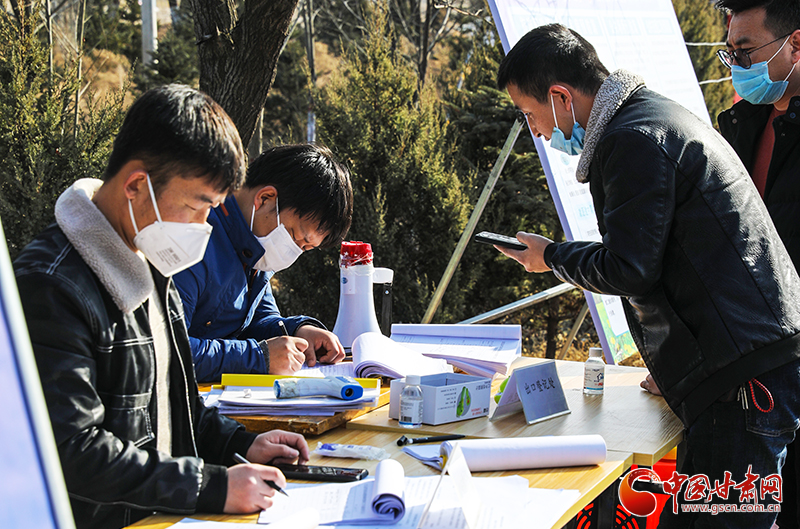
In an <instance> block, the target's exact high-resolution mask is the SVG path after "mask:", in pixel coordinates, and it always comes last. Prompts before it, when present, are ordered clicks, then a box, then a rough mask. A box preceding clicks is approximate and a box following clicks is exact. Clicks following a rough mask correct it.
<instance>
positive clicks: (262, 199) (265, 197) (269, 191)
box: [254, 185, 278, 209]
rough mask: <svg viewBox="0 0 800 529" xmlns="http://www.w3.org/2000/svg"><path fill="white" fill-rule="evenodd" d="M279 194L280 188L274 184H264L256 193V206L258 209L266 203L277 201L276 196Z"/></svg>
mask: <svg viewBox="0 0 800 529" xmlns="http://www.w3.org/2000/svg"><path fill="white" fill-rule="evenodd" d="M277 196H278V190H277V189H275V188H274V187H273V186H269V185H267V186H264V187H262V188H261V189H259V190H258V191H256V193H255V197H254V199H255V206H256V209H261V208H262V207H263V206H264V205H265V204H267V203H270V202H275V197H277Z"/></svg>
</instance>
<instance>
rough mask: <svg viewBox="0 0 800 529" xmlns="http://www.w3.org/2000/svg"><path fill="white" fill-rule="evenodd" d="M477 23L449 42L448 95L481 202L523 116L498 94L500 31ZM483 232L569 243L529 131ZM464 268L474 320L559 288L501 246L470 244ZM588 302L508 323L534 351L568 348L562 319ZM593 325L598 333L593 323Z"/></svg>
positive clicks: (575, 296)
mask: <svg viewBox="0 0 800 529" xmlns="http://www.w3.org/2000/svg"><path fill="white" fill-rule="evenodd" d="M469 22H470V24H469V27H468V28H467V29H466V30H465V31H461V32H458V33H457V34H456V36H454V37H453V38H452V39H450V41H449V43H448V48H449V53H448V55H447V56H448V61H449V65H448V66H449V68H446V69H445V71H446V72H449V73H448V74H446V75H443V77H442V81H443V84H444V86H443V88H442V92H443V93H444V98H445V99H446V100H447V102H448V113H449V115H450V130H451V133H453V134H454V137H455V138H457V140H458V151H457V156H458V162H459V172H460V173H461V174H466V173H470V172H471V173H472V174H474V175H475V176H474V177H473V181H474V182H475V185H474V186H473V188H472V192H471V196H470V202H471V203H472V204H474V203H476V202H477V199H478V195H479V193H480V192H481V190H482V188H483V184H484V183H485V182H486V181H487V180H488V178H489V173H490V171H491V169H492V167H493V166H494V164H495V163H496V161H497V157H498V155H499V154H500V150H501V148H502V146H503V144H504V142H505V141H506V138H507V136H508V133H509V131H510V130H511V127H512V124H513V120H514V119H515V113H514V104H513V102H512V101H511V99H510V98H509V97H508V94H506V93H505V91H500V90H498V89H497V79H496V76H497V69H498V67H499V64H500V61H501V60H502V58H503V50H502V46H501V44H500V39H499V38H498V36H497V34H496V32H495V28H494V26H493V25H491V24H489V23H486V22H483V23H480V22H475V21H469ZM482 230H487V231H492V232H496V233H504V234H508V235H514V234H515V233H516V232H517V231H520V230H522V231H527V232H533V233H539V234H542V235H544V236H546V237H549V238H551V239H554V240H556V241H559V240H563V232H562V230H561V227H560V223H559V221H558V216H557V214H556V209H555V205H554V203H553V199H552V197H551V195H550V191H549V189H548V185H547V181H546V178H545V175H544V171H543V169H542V166H541V163H540V161H539V157H538V155H537V153H536V149H535V147H534V145H533V139H532V137H531V134H530V132H529V131H528V129H527V127H523V129H522V131H521V132H520V135H519V137H518V139H517V141H516V143H515V145H514V150H513V151H512V152H511V155H510V156H509V159H508V161H507V162H506V165H505V167H504V168H503V172H502V173H501V176H500V179H499V180H498V182H497V185H496V186H495V189H494V192H493V193H492V196H491V198H490V200H489V202H488V203H487V206H486V209H485V210H484V212H483V215H482V216H481V220H480V222H479V223H478V225H477V227H476V232H479V231H482ZM461 268H462V270H463V271H464V272H463V273H464V274H465V276H466V277H465V280H464V282H465V283H467V284H468V287H467V288H466V289H465V290H466V292H465V294H464V302H465V304H466V311H465V312H466V316H473V315H476V314H480V313H482V312H486V311H489V310H492V309H495V308H497V307H499V306H502V305H505V304H507V303H511V302H514V301H517V300H519V299H521V298H523V297H525V296H529V295H532V294H535V293H537V292H541V291H543V290H545V289H547V288H550V287H552V286H555V285H557V284H558V283H559V281H558V280H557V279H556V278H555V277H554V276H553V275H552V274H530V273H528V272H526V271H525V270H524V268H523V267H521V266H520V265H519V264H518V263H517V262H516V261H513V260H511V259H509V258H507V257H505V256H504V255H502V254H501V253H499V252H498V251H496V250H495V249H494V248H491V247H488V246H486V245H481V244H475V243H471V244H470V245H469V246H468V247H467V250H466V252H465V254H464V257H463V259H462V262H461ZM584 302H585V299H584V297H583V295H582V294H581V293H580V292H574V293H571V294H566V295H563V296H561V297H559V298H556V299H555V300H552V301H551V302H550V303H549V304H544V305H538V306H536V307H534V308H533V309H530V310H526V311H522V312H518V313H515V314H512V315H510V316H508V317H507V318H505V319H504V320H503V322H505V323H519V324H522V325H523V328H524V330H525V332H524V342H523V349H524V350H525V351H526V352H534V351H539V350H540V349H541V348H542V345H546V346H548V347H549V348H550V349H551V350H555V347H556V346H557V345H560V343H559V342H558V338H559V332H558V331H560V330H561V329H560V327H561V326H562V325H561V324H560V323H559V322H561V321H562V320H567V321H566V322H565V325H567V326H568V325H570V324H571V320H572V319H574V317H575V315H576V314H577V312H578V311H579V310H580V307H581V305H582V304H583V303H584ZM498 323H500V322H498ZM548 325H549V326H550V331H549V332H548ZM585 328H586V330H587V331H589V332H590V333H592V332H593V328H592V325H591V322H588V323H587V324H585ZM594 340H595V341H596V335H595V336H594Z"/></svg>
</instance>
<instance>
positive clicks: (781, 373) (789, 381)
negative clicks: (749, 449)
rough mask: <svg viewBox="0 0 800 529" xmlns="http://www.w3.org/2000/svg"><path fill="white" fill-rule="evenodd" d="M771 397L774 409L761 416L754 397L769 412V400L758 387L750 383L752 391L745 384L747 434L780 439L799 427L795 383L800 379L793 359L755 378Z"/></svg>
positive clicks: (799, 368) (799, 408) (798, 362)
mask: <svg viewBox="0 0 800 529" xmlns="http://www.w3.org/2000/svg"><path fill="white" fill-rule="evenodd" d="M755 378H756V380H758V381H759V382H760V383H761V384H763V385H764V386H765V387H766V388H767V390H768V391H769V392H770V394H771V395H772V398H773V399H772V403H773V404H774V407H773V409H772V411H770V412H768V413H764V412H763V411H761V410H759V409H758V407H757V406H756V405H755V403H754V402H753V398H754V397H753V395H755V399H756V400H757V401H758V403H759V405H760V407H761V408H764V409H769V404H770V397H769V396H768V395H767V394H766V393H765V392H764V390H763V389H761V388H760V387H759V386H758V384H756V383H753V390H752V391H751V390H750V385H749V384H747V383H746V382H745V384H744V388H745V391H746V392H747V401H748V406H747V409H746V411H745V418H746V421H747V431H748V432H750V433H754V434H758V435H763V436H766V437H780V436H781V435H784V434H787V433H789V432H794V431H795V430H797V428H798V426H800V400H798V399H797V398H796V397H795V394H796V392H797V383H798V380H800V360H794V361H793V362H790V363H788V364H786V365H784V366H781V367H779V368H777V369H773V370H772V371H768V372H766V373H764V374H763V375H759V376H757V377H755Z"/></svg>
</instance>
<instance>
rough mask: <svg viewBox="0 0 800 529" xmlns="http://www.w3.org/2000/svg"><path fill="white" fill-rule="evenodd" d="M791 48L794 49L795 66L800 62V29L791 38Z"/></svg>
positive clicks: (793, 62) (793, 59) (792, 56)
mask: <svg viewBox="0 0 800 529" xmlns="http://www.w3.org/2000/svg"><path fill="white" fill-rule="evenodd" d="M789 46H791V47H792V55H791V60H792V64H795V63H797V62H798V61H800V29H798V30H795V32H794V33H792V36H791V37H789Z"/></svg>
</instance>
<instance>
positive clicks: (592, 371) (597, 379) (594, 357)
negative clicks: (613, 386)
mask: <svg viewBox="0 0 800 529" xmlns="http://www.w3.org/2000/svg"><path fill="white" fill-rule="evenodd" d="M605 373H606V364H605V362H603V349H601V348H600V347H592V348H590V349H589V359H588V360H586V364H585V365H584V368H583V394H584V395H602V394H603V385H604V384H603V383H604V379H605Z"/></svg>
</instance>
